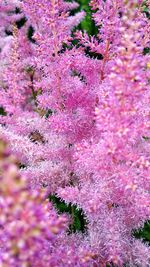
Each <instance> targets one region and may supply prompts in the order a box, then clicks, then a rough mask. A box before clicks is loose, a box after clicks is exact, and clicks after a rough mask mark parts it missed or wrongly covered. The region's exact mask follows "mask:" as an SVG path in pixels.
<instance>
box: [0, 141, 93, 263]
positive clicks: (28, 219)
mask: <svg viewBox="0 0 150 267" xmlns="http://www.w3.org/2000/svg"><path fill="white" fill-rule="evenodd" d="M17 164H18V161H17V159H16V157H15V156H13V155H12V154H10V152H9V150H8V148H7V145H6V142H5V141H4V140H2V139H1V140H0V182H1V188H0V194H1V196H0V240H1V245H0V264H1V266H4V267H7V266H13V267H19V266H78V264H79V266H86V265H85V263H86V262H88V261H89V260H90V253H89V254H88V251H87V253H85V251H83V252H82V254H80V252H79V251H78V254H77V253H75V252H74V249H76V250H77V248H75V246H73V244H72V241H71V240H70V246H69V240H68V241H67V242H65V244H64V240H65V239H66V237H65V234H64V231H65V230H66V229H67V222H68V219H67V217H66V216H64V215H61V216H60V215H59V216H58V215H57V213H56V211H55V210H54V208H53V207H52V204H51V203H50V202H49V201H48V200H46V199H45V192H44V190H41V191H39V190H38V191H37V190H30V189H29V187H28V185H27V180H26V177H25V176H20V174H19V172H18V166H17ZM67 244H68V246H69V247H68V249H67ZM79 255H80V256H81V257H79ZM76 263H77V265H76Z"/></svg>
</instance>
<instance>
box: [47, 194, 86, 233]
mask: <svg viewBox="0 0 150 267" xmlns="http://www.w3.org/2000/svg"><path fill="white" fill-rule="evenodd" d="M49 200H50V201H51V202H52V203H53V204H54V206H55V207H56V209H57V210H58V212H59V213H64V212H65V213H68V214H70V216H71V218H72V223H71V224H70V225H69V230H68V233H75V232H78V231H81V232H85V231H86V226H87V222H86V219H85V215H84V214H83V211H82V209H79V208H78V207H77V206H76V205H72V204H68V205H67V204H66V203H65V202H64V201H62V200H61V199H60V198H58V197H56V196H55V195H51V196H49Z"/></svg>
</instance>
